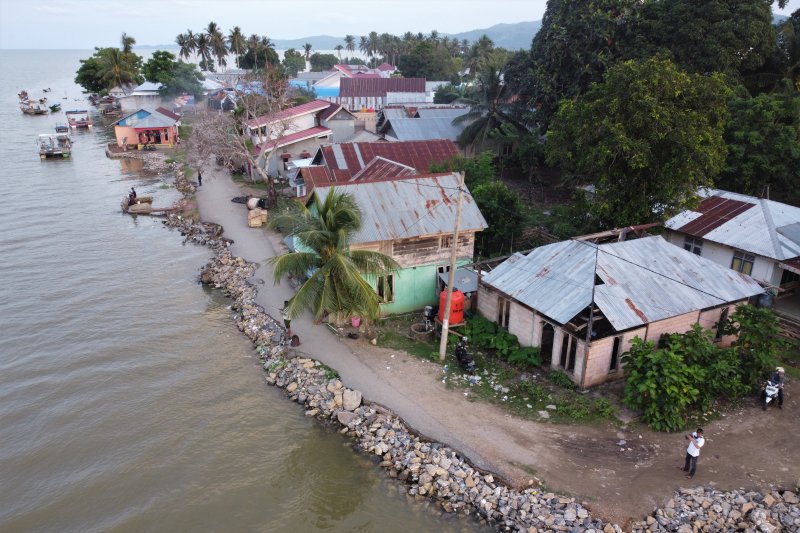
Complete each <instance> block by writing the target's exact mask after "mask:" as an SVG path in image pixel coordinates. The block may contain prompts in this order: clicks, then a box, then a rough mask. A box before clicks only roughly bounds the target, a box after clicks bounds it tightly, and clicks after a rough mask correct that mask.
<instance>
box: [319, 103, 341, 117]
mask: <svg viewBox="0 0 800 533" xmlns="http://www.w3.org/2000/svg"><path fill="white" fill-rule="evenodd" d="M341 108H342V106H340V105H339V104H334V103H331V104H330V105H328V109H325V110H324V111H322V112H321V113H320V114H319V115H317V117H319V119H320V120H326V119H327V118H329V117H332V116H333V115H335V114H336V112H337V111H339V110H340V109H341Z"/></svg>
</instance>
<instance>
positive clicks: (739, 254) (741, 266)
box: [731, 250, 756, 276]
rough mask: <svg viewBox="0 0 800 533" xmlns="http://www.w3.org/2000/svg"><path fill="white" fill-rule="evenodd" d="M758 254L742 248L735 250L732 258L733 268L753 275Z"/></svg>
mask: <svg viewBox="0 0 800 533" xmlns="http://www.w3.org/2000/svg"><path fill="white" fill-rule="evenodd" d="M755 262H756V256H755V255H753V254H748V253H747V252H743V251H742V250H735V251H734V252H733V259H731V268H732V269H733V270H735V271H736V272H739V273H741V274H747V275H748V276H752V275H753V266H755Z"/></svg>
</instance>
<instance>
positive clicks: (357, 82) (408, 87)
mask: <svg viewBox="0 0 800 533" xmlns="http://www.w3.org/2000/svg"><path fill="white" fill-rule="evenodd" d="M424 92H425V78H342V79H341V80H340V82H339V96H340V97H345V98H346V97H359V96H360V97H367V96H380V97H385V96H386V93H424Z"/></svg>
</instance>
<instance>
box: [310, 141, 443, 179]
mask: <svg viewBox="0 0 800 533" xmlns="http://www.w3.org/2000/svg"><path fill="white" fill-rule="evenodd" d="M320 150H321V153H322V159H323V161H317V162H319V163H322V162H324V164H325V166H327V167H328V168H329V169H330V170H331V173H332V174H333V175H334V176H335V177H336V181H347V180H349V179H350V178H352V177H353V176H354V175H355V174H357V173H358V172H359V171H360V170H361V169H363V168H364V167H365V166H366V164H367V163H369V162H370V161H372V160H373V159H375V158H376V157H383V158H385V159H388V160H390V161H395V162H397V163H401V164H403V165H406V166H409V167H413V168H415V169H416V170H418V171H420V172H428V170H429V168H430V165H431V163H442V162H443V161H446V160H448V159H450V158H452V157H453V156H455V155H457V154H458V147H456V145H455V143H453V141H450V140H447V139H435V140H428V141H407V142H392V143H389V142H362V143H335V144H329V145H326V146H321V147H320Z"/></svg>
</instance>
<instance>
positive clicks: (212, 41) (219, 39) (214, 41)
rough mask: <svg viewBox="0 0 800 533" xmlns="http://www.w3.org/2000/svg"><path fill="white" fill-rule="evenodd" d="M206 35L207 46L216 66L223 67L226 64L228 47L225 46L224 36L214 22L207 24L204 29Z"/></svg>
mask: <svg viewBox="0 0 800 533" xmlns="http://www.w3.org/2000/svg"><path fill="white" fill-rule="evenodd" d="M206 33H207V34H208V44H209V47H210V48H211V54H212V55H213V56H214V57H216V58H217V64H218V65H219V66H220V67H225V65H227V64H228V62H227V61H226V60H225V58H226V56H227V55H228V47H227V46H225V36H224V35H223V34H222V31H220V29H219V26H218V25H217V23H216V22H209V23H208V26H207V27H206Z"/></svg>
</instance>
